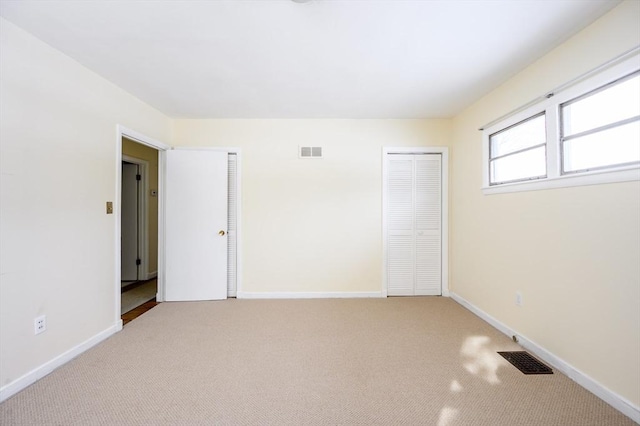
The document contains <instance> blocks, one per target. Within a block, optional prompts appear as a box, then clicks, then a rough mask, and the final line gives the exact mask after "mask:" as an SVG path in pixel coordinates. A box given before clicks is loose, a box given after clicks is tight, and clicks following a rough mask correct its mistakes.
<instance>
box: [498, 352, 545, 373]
mask: <svg viewBox="0 0 640 426" xmlns="http://www.w3.org/2000/svg"><path fill="white" fill-rule="evenodd" d="M498 353H499V354H500V355H502V357H503V358H504V359H506V360H507V361H509V362H510V363H511V364H512V365H513V366H514V367H516V368H517V369H518V370H520V371H522V372H523V373H524V374H553V370H552V369H551V368H549V367H548V366H547V365H545V364H543V363H541V362H540V361H538V360H537V359H536V358H534V357H533V356H531V355H530V354H529V353H528V352H525V351H516V352H498Z"/></svg>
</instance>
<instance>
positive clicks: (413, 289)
mask: <svg viewBox="0 0 640 426" xmlns="http://www.w3.org/2000/svg"><path fill="white" fill-rule="evenodd" d="M387 161H388V163H387V164H388V166H387V170H388V172H387V173H388V175H387V194H386V199H387V212H388V213H387V224H386V228H387V259H386V262H387V293H388V294H389V295H390V296H414V295H440V294H442V170H441V168H442V167H441V165H442V159H441V156H440V155H439V154H406V155H401V154H389V155H388V156H387Z"/></svg>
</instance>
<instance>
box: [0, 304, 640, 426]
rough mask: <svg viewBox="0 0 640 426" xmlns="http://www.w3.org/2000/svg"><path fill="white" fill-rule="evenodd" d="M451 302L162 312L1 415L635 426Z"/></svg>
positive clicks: (72, 420) (119, 420)
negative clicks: (515, 355) (517, 360)
mask: <svg viewBox="0 0 640 426" xmlns="http://www.w3.org/2000/svg"><path fill="white" fill-rule="evenodd" d="M518 349H520V348H519V347H518V346H517V345H516V344H515V343H513V342H512V341H511V340H509V339H508V338H507V337H506V336H504V335H502V334H500V333H499V332H498V331H496V330H495V329H493V328H491V327H490V326H489V325H487V324H486V323H484V322H483V321H481V320H480V319H478V318H477V317H475V316H474V315H473V314H471V313H470V312H468V311H466V310H465V309H464V308H462V307H460V306H459V305H457V304H456V303H455V302H454V301H452V300H449V299H446V298H436V297H434V298H390V299H344V300H341V299H334V300H228V301H221V302H190V303H189V302H187V303H163V304H161V305H159V306H157V307H156V308H154V309H152V310H151V311H149V312H148V313H146V314H144V315H143V316H142V317H140V318H139V319H136V320H134V321H132V322H131V323H130V324H129V325H127V327H126V328H125V329H124V330H123V331H122V332H120V333H118V334H117V335H115V336H113V337H112V338H110V339H108V340H107V341H106V342H104V343H102V344H100V345H99V346H97V347H96V348H94V349H92V350H90V351H88V352H87V353H85V354H83V355H82V356H80V357H78V358H77V359H75V360H73V361H72V362H70V363H69V364H67V365H65V366H63V367H61V368H59V369H58V370H56V371H55V372H54V373H52V374H51V375H49V376H47V377H45V378H44V379H42V380H41V381H39V382H38V383H36V384H35V385H33V386H31V387H29V388H28V389H26V390H24V391H23V392H21V393H19V394H18V395H16V396H14V397H13V398H11V399H9V400H8V401H6V402H5V403H3V404H1V405H0V424H2V425H38V424H56V425H71V424H74V425H93V424H101V425H160V424H171V425H194V424H200V425H372V424H383V425H398V424H405V425H492V426H493V425H631V424H633V422H631V420H629V419H628V418H626V417H625V416H623V415H622V414H620V413H619V412H617V411H616V410H614V409H613V408H611V407H610V406H608V405H607V404H606V403H604V402H602V401H601V400H599V399H598V398H596V397H595V396H593V395H592V394H590V393H589V392H588V391H586V390H584V389H582V388H581V387H580V386H578V385H576V384H575V383H573V382H572V381H571V380H569V379H568V378H567V377H565V376H563V375H561V374H559V373H557V372H556V374H553V375H538V376H526V375H524V374H522V373H520V372H519V371H518V370H516V369H515V368H514V367H513V366H511V365H510V364H509V363H508V362H507V361H505V360H504V359H502V358H501V357H500V356H499V355H498V354H496V353H495V352H496V351H498V350H518Z"/></svg>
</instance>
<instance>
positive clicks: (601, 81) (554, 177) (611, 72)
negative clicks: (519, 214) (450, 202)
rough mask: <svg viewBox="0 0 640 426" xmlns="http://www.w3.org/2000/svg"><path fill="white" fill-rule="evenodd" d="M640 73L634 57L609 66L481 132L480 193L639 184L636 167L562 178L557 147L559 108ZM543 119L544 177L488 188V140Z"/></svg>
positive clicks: (639, 168)
mask: <svg viewBox="0 0 640 426" xmlns="http://www.w3.org/2000/svg"><path fill="white" fill-rule="evenodd" d="M639 69H640V56H638V55H634V56H633V57H632V58H630V59H627V60H625V61H622V62H620V63H618V64H616V65H613V66H611V67H609V68H607V69H606V70H604V71H602V72H599V73H598V74H596V75H594V76H590V77H587V78H584V79H582V80H580V81H578V82H576V83H575V84H572V85H571V86H570V87H569V88H567V89H564V90H562V91H561V92H558V93H554V94H553V95H551V96H549V97H547V98H546V99H545V100H543V101H540V102H538V103H536V104H535V105H532V106H530V107H528V108H526V109H524V110H522V111H519V112H517V113H515V114H513V115H510V116H508V117H506V118H505V119H503V120H500V121H498V122H496V123H494V124H491V125H490V126H487V127H486V128H485V129H483V134H482V144H483V147H482V152H483V158H482V163H483V168H482V171H483V178H482V190H483V193H484V194H486V195H488V194H499V193H505V192H519V191H536V190H541V189H551V188H564V187H572V186H583V185H596V184H602V183H614V182H627V181H635V180H640V165H638V164H632V165H622V166H612V167H607V168H601V169H598V170H588V171H584V172H572V173H568V174H562V165H561V163H560V161H561V159H562V156H561V151H560V150H561V149H562V147H561V144H560V105H561V104H563V103H565V102H568V101H570V100H572V99H575V98H577V97H579V96H582V95H584V94H586V93H589V92H591V91H593V90H595V89H598V88H599V87H601V86H604V85H606V84H608V83H611V82H612V81H615V80H618V79H620V78H623V77H625V76H627V75H629V74H632V73H634V72H636V71H638V70H639ZM542 112H544V113H545V115H546V123H547V124H546V129H547V147H546V152H547V177H546V178H539V179H534V180H522V181H517V182H510V183H502V184H493V185H491V184H490V175H489V173H490V170H489V160H490V158H489V150H490V140H489V138H490V136H491V135H492V134H495V133H497V132H499V131H501V130H503V129H505V128H507V127H510V126H513V125H514V124H517V123H519V122H521V121H524V120H526V119H528V118H531V117H533V116H535V115H538V114H541V113H542Z"/></svg>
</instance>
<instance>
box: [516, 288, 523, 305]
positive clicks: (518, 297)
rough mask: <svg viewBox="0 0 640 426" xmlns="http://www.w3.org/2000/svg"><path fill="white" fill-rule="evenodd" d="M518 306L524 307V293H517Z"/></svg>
mask: <svg viewBox="0 0 640 426" xmlns="http://www.w3.org/2000/svg"><path fill="white" fill-rule="evenodd" d="M516 305H518V306H522V293H520V292H519V291H516Z"/></svg>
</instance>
